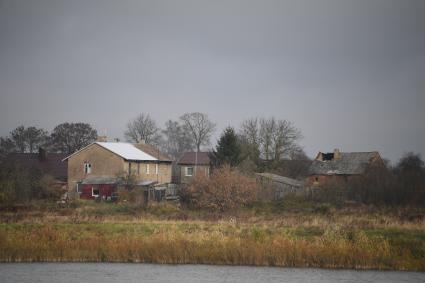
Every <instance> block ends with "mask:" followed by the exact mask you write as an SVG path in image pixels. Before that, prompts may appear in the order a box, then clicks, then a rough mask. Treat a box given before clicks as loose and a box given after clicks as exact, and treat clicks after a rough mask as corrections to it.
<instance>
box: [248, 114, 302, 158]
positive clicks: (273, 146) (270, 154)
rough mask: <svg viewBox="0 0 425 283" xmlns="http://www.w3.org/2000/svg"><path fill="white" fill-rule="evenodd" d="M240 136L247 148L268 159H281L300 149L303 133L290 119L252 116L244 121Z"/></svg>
mask: <svg viewBox="0 0 425 283" xmlns="http://www.w3.org/2000/svg"><path fill="white" fill-rule="evenodd" d="M240 136H241V141H243V143H245V146H244V148H245V149H248V150H249V151H250V152H252V153H254V154H255V152H257V153H259V154H260V155H261V156H262V157H263V158H264V159H266V160H279V159H281V158H283V157H290V156H291V152H293V151H297V150H299V146H298V144H297V143H298V141H299V139H300V138H301V133H300V131H299V130H298V129H297V128H295V127H294V125H293V123H292V122H290V121H288V120H276V119H275V118H274V117H272V118H269V119H265V118H261V119H258V118H251V119H248V120H245V121H243V122H242V125H241V130H240Z"/></svg>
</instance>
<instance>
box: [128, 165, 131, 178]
mask: <svg viewBox="0 0 425 283" xmlns="http://www.w3.org/2000/svg"><path fill="white" fill-rule="evenodd" d="M128 175H131V162H128Z"/></svg>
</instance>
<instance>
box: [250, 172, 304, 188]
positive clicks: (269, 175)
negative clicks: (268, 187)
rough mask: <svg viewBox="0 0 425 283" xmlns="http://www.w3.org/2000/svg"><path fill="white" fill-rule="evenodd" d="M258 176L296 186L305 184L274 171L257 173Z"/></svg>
mask: <svg viewBox="0 0 425 283" xmlns="http://www.w3.org/2000/svg"><path fill="white" fill-rule="evenodd" d="M256 175H257V176H260V177H263V178H267V179H270V180H273V181H274V182H278V183H283V184H288V185H291V186H294V187H302V186H303V185H304V182H302V181H298V180H295V179H292V178H288V177H285V176H280V175H276V174H272V173H256Z"/></svg>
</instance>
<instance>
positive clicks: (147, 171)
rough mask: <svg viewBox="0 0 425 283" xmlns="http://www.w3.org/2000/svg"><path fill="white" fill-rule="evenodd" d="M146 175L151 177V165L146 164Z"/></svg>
mask: <svg viewBox="0 0 425 283" xmlns="http://www.w3.org/2000/svg"><path fill="white" fill-rule="evenodd" d="M146 174H148V175H149V164H146Z"/></svg>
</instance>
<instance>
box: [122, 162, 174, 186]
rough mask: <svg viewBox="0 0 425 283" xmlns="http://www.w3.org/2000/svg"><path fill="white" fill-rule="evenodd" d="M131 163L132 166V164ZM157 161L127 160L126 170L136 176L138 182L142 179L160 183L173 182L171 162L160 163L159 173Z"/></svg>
mask: <svg viewBox="0 0 425 283" xmlns="http://www.w3.org/2000/svg"><path fill="white" fill-rule="evenodd" d="M130 164H131V166H130ZM156 164H157V163H156V162H125V164H124V170H125V172H130V171H129V168H131V174H133V176H135V178H136V180H137V181H138V182H140V181H154V182H158V183H159V184H168V183H171V174H172V173H171V171H172V166H171V162H170V163H165V162H163V163H161V162H160V163H158V174H156V171H155V168H156ZM148 166H149V174H148V173H147V167H148Z"/></svg>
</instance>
